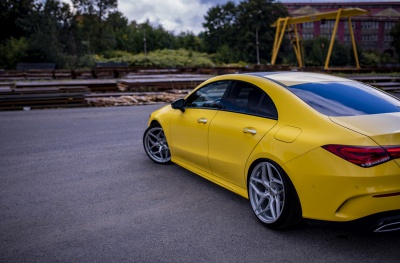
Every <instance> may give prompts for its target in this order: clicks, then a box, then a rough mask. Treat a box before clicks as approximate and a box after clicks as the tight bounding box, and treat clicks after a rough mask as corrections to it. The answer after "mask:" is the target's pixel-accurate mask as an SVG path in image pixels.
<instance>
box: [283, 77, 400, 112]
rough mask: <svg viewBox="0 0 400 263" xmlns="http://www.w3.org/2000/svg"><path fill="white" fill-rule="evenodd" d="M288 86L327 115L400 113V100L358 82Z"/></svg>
mask: <svg viewBox="0 0 400 263" xmlns="http://www.w3.org/2000/svg"><path fill="white" fill-rule="evenodd" d="M287 89H288V90H290V91H291V92H293V93H294V94H295V95H296V96H298V97H299V98H300V99H302V100H303V101H304V102H306V103H307V104H308V105H310V106H311V107H313V108H314V109H315V110H317V111H318V112H320V113H322V114H324V115H327V116H355V115H368V114H381V113H389V112H400V100H398V99H395V98H393V97H391V96H389V95H387V94H385V93H383V92H380V91H378V90H376V89H374V88H371V87H369V86H366V85H364V84H361V83H358V82H331V83H306V84H299V85H295V86H289V87H287Z"/></svg>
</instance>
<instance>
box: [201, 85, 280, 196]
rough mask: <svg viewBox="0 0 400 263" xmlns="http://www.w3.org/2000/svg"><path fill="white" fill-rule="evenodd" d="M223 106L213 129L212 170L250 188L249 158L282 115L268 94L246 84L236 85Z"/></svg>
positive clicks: (232, 181)
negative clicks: (247, 168)
mask: <svg viewBox="0 0 400 263" xmlns="http://www.w3.org/2000/svg"><path fill="white" fill-rule="evenodd" d="M221 104H222V107H223V110H221V111H219V112H218V113H217V114H216V115H215V117H214V118H213V120H212V123H211V125H210V129H209V155H208V157H209V162H210V167H211V169H212V171H213V174H214V175H215V176H217V177H219V178H221V179H223V180H226V181H228V182H230V183H233V184H235V185H237V186H239V187H242V188H246V181H245V165H246V162H247V159H248V157H249V155H250V154H251V152H252V151H253V149H254V148H255V146H256V145H257V143H258V142H259V141H260V140H261V138H262V137H263V136H264V135H265V134H266V133H267V132H268V131H269V130H270V129H271V128H272V127H273V126H274V125H275V124H276V123H277V118H278V113H277V110H276V107H275V105H274V103H273V101H272V100H271V98H270V97H269V96H268V94H266V93H265V92H264V91H263V90H261V89H260V88H258V87H256V86H254V85H252V84H249V83H246V82H239V81H237V82H235V83H234V84H233V85H232V87H231V88H230V89H229V91H228V92H227V93H226V95H225V96H224V98H223V100H222V102H221Z"/></svg>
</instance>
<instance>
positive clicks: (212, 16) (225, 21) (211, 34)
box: [203, 1, 238, 53]
mask: <svg viewBox="0 0 400 263" xmlns="http://www.w3.org/2000/svg"><path fill="white" fill-rule="evenodd" d="M237 17H238V10H237V7H236V5H235V3H234V2H231V1H229V2H227V3H226V4H225V5H216V6H215V7H211V8H210V9H209V10H208V11H207V14H206V15H205V17H204V18H205V21H206V22H205V23H203V27H204V28H205V33H204V43H205V48H206V51H207V52H209V53H216V52H217V50H218V49H219V48H220V47H221V46H223V45H224V44H227V45H231V44H232V43H233V42H234V41H235V38H236V37H237V36H235V34H236V33H237V27H238V25H237V21H236V20H237Z"/></svg>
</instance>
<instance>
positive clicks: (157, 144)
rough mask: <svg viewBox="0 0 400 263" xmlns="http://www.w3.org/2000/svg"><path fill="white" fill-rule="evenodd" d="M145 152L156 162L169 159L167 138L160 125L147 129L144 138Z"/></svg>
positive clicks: (164, 161) (163, 161)
mask: <svg viewBox="0 0 400 263" xmlns="http://www.w3.org/2000/svg"><path fill="white" fill-rule="evenodd" d="M144 146H145V148H146V152H147V154H148V155H149V156H150V158H151V159H153V160H154V161H156V162H159V163H166V162H169V161H170V160H171V154H170V152H169V148H168V144H167V140H166V139H165V135H164V131H163V130H162V128H160V127H154V128H151V129H149V130H148V132H147V133H146V136H145V139H144Z"/></svg>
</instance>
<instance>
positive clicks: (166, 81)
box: [117, 74, 210, 92]
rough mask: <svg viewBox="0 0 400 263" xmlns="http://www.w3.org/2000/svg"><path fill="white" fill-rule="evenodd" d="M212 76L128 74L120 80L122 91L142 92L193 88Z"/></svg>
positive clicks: (119, 85)
mask: <svg viewBox="0 0 400 263" xmlns="http://www.w3.org/2000/svg"><path fill="white" fill-rule="evenodd" d="M209 78H210V76H207V75H206V76H204V75H203V76H201V75H193V74H183V75H157V76H154V75H151V76H150V77H149V76H140V75H139V76H133V77H132V75H131V76H129V75H128V76H127V78H126V79H123V80H121V81H119V82H118V84H117V85H118V89H119V90H120V91H130V92H141V91H156V92H157V91H166V90H173V89H193V88H195V87H197V86H198V85H199V84H201V83H202V82H204V81H205V80H207V79H209Z"/></svg>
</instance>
